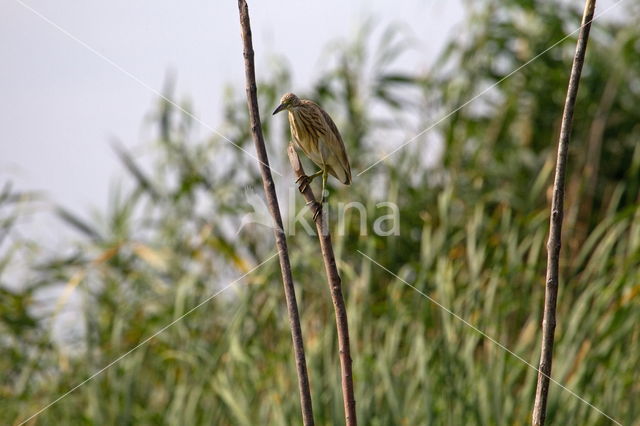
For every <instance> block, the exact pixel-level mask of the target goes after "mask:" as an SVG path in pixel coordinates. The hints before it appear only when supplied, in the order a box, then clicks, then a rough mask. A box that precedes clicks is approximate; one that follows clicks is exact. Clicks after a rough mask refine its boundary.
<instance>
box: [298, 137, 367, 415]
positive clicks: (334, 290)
mask: <svg viewBox="0 0 640 426" xmlns="http://www.w3.org/2000/svg"><path fill="white" fill-rule="evenodd" d="M287 152H288V154H289V162H290V163H291V167H292V168H293V172H294V174H295V176H296V178H299V177H301V176H304V175H305V173H304V169H303V168H302V164H301V163H300V158H299V157H298V153H297V152H296V150H295V148H294V147H293V145H292V144H289V149H288V151H287ZM302 195H303V197H304V199H305V201H306V202H307V204H309V205H313V206H318V202H317V200H316V197H315V195H314V194H313V191H312V190H311V186H310V185H307V187H306V188H305V190H304V191H303V192H302ZM328 216H329V215H328V212H327V211H326V209H325V210H323V211H322V214H319V215H318V216H317V217H316V218H315V224H316V232H317V233H318V239H319V240H320V250H321V251H322V259H323V261H324V268H325V272H326V273H327V280H328V284H329V291H330V292H331V299H332V301H333V308H334V311H335V314H336V328H337V330H338V349H339V355H340V370H341V373H342V374H341V379H342V399H343V403H344V413H345V421H346V424H347V426H356V425H357V424H358V421H357V417H356V399H355V396H354V391H353V372H352V369H351V348H350V343H349V323H348V321H347V308H346V306H345V303H344V297H343V295H342V281H341V280H340V275H339V274H338V268H337V266H336V258H335V255H334V254H333V245H332V244H331V234H330V233H329V225H328V222H329V219H328Z"/></svg>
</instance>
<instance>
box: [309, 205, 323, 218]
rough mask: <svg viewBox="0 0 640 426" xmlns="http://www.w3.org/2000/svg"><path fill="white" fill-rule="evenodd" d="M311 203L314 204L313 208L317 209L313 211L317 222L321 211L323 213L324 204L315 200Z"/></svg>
mask: <svg viewBox="0 0 640 426" xmlns="http://www.w3.org/2000/svg"><path fill="white" fill-rule="evenodd" d="M310 204H312V205H313V208H314V209H315V211H314V212H313V221H314V222H315V221H316V219H318V216H320V213H322V204H320V203H318V202H317V201H313V202H311V203H310Z"/></svg>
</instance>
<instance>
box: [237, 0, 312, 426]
mask: <svg viewBox="0 0 640 426" xmlns="http://www.w3.org/2000/svg"><path fill="white" fill-rule="evenodd" d="M238 9H239V12H240V26H241V29H242V42H243V48H244V51H243V53H244V68H245V77H246V92H247V104H248V106H249V120H250V123H251V134H252V136H253V142H254V143H255V147H256V151H257V153H258V160H259V165H260V173H261V175H262V184H263V186H264V192H265V194H266V197H267V204H268V207H269V211H270V212H271V216H272V217H273V221H274V224H275V227H274V234H275V239H276V246H277V248H278V255H279V258H280V270H281V272H282V283H283V285H284V294H285V298H286V301H287V310H288V312H289V325H290V327H291V337H292V340H293V352H294V356H295V359H296V371H297V374H298V386H299V391H300V405H301V409H302V420H303V423H304V425H307V426H311V425H313V424H314V422H313V409H312V405H311V391H310V388H309V376H308V374H307V362H306V359H305V355H304V344H303V340H302V328H301V327H300V315H299V314H298V304H297V301H296V293H295V288H294V286H293V278H292V275H291V264H290V262H289V252H288V248H287V240H286V237H285V234H284V227H283V225H282V216H281V215H280V207H279V205H278V198H277V196H276V190H275V184H274V182H273V176H272V175H271V169H270V167H269V158H268V157H267V150H266V148H265V144H264V137H263V135H262V125H261V123H260V113H259V110H258V97H257V93H256V76H255V66H254V61H253V42H252V39H251V23H250V21H249V7H248V6H247V3H246V1H244V0H238Z"/></svg>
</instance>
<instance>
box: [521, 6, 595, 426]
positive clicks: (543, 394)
mask: <svg viewBox="0 0 640 426" xmlns="http://www.w3.org/2000/svg"><path fill="white" fill-rule="evenodd" d="M595 7H596V0H586V3H585V8H584V14H583V16H582V27H581V28H580V34H579V35H578V43H577V46H576V52H575V56H574V58H573V65H572V67H571V76H570V77H569V87H568V89H567V97H566V100H565V104H564V112H563V114H562V125H561V128H560V137H559V140H558V157H557V160H556V172H555V178H554V182H553V199H552V201H551V217H550V219H549V240H548V242H547V273H546V287H545V296H544V316H543V320H542V348H541V352H540V367H539V370H538V384H537V387H536V398H535V402H534V406H533V414H532V424H533V425H535V426H542V425H544V422H545V418H546V414H547V397H548V394H549V380H550V378H551V364H552V358H553V343H554V333H555V329H556V304H557V298H558V275H559V262H560V247H561V243H562V218H563V214H564V205H563V204H564V182H565V171H566V165H567V153H568V149H569V139H570V137H571V124H572V121H573V112H574V109H575V104H576V97H577V94H578V86H579V84H580V74H581V72H582V65H583V64H584V58H585V54H586V51H587V42H588V40H589V31H590V29H591V21H592V20H593V14H594V11H595Z"/></svg>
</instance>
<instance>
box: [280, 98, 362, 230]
mask: <svg viewBox="0 0 640 426" xmlns="http://www.w3.org/2000/svg"><path fill="white" fill-rule="evenodd" d="M284 110H287V112H288V113H289V128H290V129H291V137H292V138H293V140H294V142H295V145H296V146H297V147H298V148H299V149H300V150H302V152H303V153H304V154H305V155H306V156H307V157H309V158H310V159H311V161H313V162H314V163H315V164H317V165H318V167H320V170H319V171H317V172H316V173H313V174H311V175H309V176H306V175H305V176H300V177H299V178H298V179H297V180H296V183H298V184H299V187H298V189H299V190H300V192H304V191H305V189H306V188H307V186H309V184H310V183H311V182H312V181H313V179H315V178H316V177H318V176H322V203H323V204H324V202H325V201H326V196H325V187H326V185H327V177H328V175H329V174H330V175H332V176H334V177H335V178H336V179H338V180H339V181H340V182H342V183H343V184H345V185H350V184H351V166H350V165H349V158H348V157H347V151H346V149H345V147H344V142H343V141H342V136H341V135H340V131H339V130H338V127H337V126H336V124H335V123H334V122H333V120H332V119H331V117H330V116H329V114H327V112H326V111H325V110H323V109H322V108H321V107H320V105H318V104H317V103H315V102H313V101H310V100H308V99H300V98H298V97H297V96H296V95H294V94H293V93H286V94H285V95H283V96H282V98H281V99H280V105H278V107H277V108H276V109H275V111H273V115H276V114H277V113H279V112H281V111H284ZM320 208H321V206H319V208H318V210H316V212H315V214H314V220H315V218H316V217H317V216H318V213H319V212H320Z"/></svg>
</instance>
